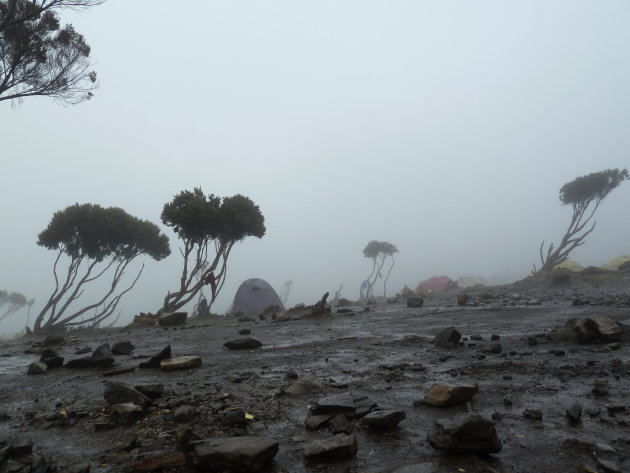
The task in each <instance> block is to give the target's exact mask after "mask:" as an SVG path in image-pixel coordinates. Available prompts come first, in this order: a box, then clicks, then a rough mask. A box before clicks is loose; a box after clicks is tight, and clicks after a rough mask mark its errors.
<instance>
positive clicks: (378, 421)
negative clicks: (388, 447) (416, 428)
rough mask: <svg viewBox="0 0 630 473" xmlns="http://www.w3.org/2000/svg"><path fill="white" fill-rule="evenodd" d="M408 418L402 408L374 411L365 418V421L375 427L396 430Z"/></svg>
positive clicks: (369, 425)
mask: <svg viewBox="0 0 630 473" xmlns="http://www.w3.org/2000/svg"><path fill="white" fill-rule="evenodd" d="M406 418H407V416H406V414H405V413H404V411H400V410H382V411H372V412H370V413H369V414H368V415H366V416H365V417H364V418H363V423H364V424H365V425H367V426H368V427H371V428H374V429H381V430H394V429H395V428H396V427H398V424H400V423H401V422H402V421H403V420H405V419H406Z"/></svg>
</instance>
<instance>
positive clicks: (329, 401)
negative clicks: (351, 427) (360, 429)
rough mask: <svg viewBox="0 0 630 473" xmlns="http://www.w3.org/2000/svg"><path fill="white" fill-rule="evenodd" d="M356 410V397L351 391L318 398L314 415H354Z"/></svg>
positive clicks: (313, 409)
mask: <svg viewBox="0 0 630 473" xmlns="http://www.w3.org/2000/svg"><path fill="white" fill-rule="evenodd" d="M356 412H357V409H356V407H355V406H354V399H353V398H352V396H351V394H350V393H341V394H335V395H332V396H327V397H322V398H320V399H318V400H317V402H316V403H315V406H314V407H313V408H312V413H313V414H314V415H337V414H343V415H345V416H348V417H354V416H355V414H356Z"/></svg>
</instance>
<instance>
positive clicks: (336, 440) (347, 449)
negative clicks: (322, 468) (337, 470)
mask: <svg viewBox="0 0 630 473" xmlns="http://www.w3.org/2000/svg"><path fill="white" fill-rule="evenodd" d="M357 450H358V444H357V439H356V437H355V436H354V435H346V434H337V435H333V436H332V437H331V438H329V439H326V440H316V441H315V442H311V443H309V444H308V445H306V446H305V447H304V457H305V458H306V459H307V460H309V461H332V460H344V459H347V458H354V457H355V456H356V454H357Z"/></svg>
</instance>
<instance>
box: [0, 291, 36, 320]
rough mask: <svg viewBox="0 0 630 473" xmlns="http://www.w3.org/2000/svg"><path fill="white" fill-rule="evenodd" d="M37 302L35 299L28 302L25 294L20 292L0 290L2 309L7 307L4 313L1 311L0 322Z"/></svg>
mask: <svg viewBox="0 0 630 473" xmlns="http://www.w3.org/2000/svg"><path fill="white" fill-rule="evenodd" d="M33 302H35V299H30V300H27V299H26V297H25V296H24V295H23V294H20V293H19V292H11V293H10V292H8V291H5V290H4V289H0V307H3V306H5V305H6V306H7V307H6V308H5V309H4V312H3V311H2V310H0V322H2V321H3V320H4V319H6V318H7V317H9V316H11V315H13V314H14V313H15V312H17V311H18V310H20V309H21V308H22V307H24V306H27V305H28V306H29V308H30V306H31V305H32V304H33Z"/></svg>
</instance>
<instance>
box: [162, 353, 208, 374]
mask: <svg viewBox="0 0 630 473" xmlns="http://www.w3.org/2000/svg"><path fill="white" fill-rule="evenodd" d="M200 365H201V357H200V356H176V357H173V358H169V359H168V360H162V362H161V363H160V369H162V370H164V371H174V370H183V369H187V368H193V367H195V366H200Z"/></svg>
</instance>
